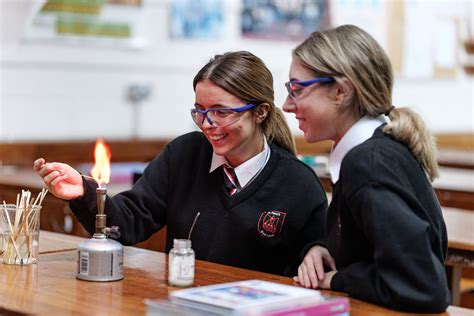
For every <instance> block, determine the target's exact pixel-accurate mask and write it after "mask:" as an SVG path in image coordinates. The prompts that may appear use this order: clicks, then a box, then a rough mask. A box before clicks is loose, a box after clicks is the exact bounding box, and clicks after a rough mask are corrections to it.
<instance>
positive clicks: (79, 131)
mask: <svg viewBox="0 0 474 316" xmlns="http://www.w3.org/2000/svg"><path fill="white" fill-rule="evenodd" d="M446 5H448V6H449V2H446ZM32 6H33V0H4V1H0V27H1V29H0V35H1V36H0V45H1V46H0V142H13V141H25V140H53V139H95V138H96V137H98V136H102V137H106V138H129V137H134V136H136V137H143V138H156V137H173V136H176V135H179V134H182V133H185V132H187V131H190V130H193V129H195V127H194V125H193V123H192V120H191V118H190V115H189V109H190V108H191V106H192V104H193V102H194V94H193V90H192V79H193V77H194V74H195V73H196V72H197V71H198V70H199V69H200V67H202V66H203V65H204V64H205V63H206V62H207V60H208V59H209V58H210V57H211V56H212V55H214V54H216V53H222V52H225V51H230V50H249V51H251V52H254V53H255V54H257V55H258V56H260V57H261V58H262V59H263V60H264V61H265V62H266V63H267V65H268V66H269V68H270V69H271V71H272V72H273V75H274V80H275V97H276V103H277V104H278V105H281V104H282V103H283V101H284V98H285V97H286V94H285V89H284V86H283V83H284V82H285V81H287V80H288V67H289V64H290V60H291V49H292V48H293V47H294V46H295V45H296V43H291V42H289V43H288V42H268V41H266V42H264V41H255V40H250V39H242V38H241V37H240V31H239V29H240V28H239V23H240V21H239V13H240V11H239V10H240V7H239V1H232V0H228V1H225V17H224V21H225V24H224V32H223V33H224V34H225V35H224V36H223V38H222V39H220V40H218V41H212V40H208V41H206V40H193V41H183V40H177V41H170V40H169V39H168V33H167V1H164V0H156V1H153V0H150V1H145V6H146V10H144V12H143V16H142V21H143V24H142V25H143V31H142V34H143V35H144V38H146V39H147V40H148V44H147V45H146V46H145V47H144V48H143V49H131V48H130V49H117V48H113V47H101V48H98V47H91V46H85V45H64V44H58V43H41V42H35V41H26V40H25V39H23V34H24V28H25V22H26V19H27V17H28V15H29V14H30V12H31V8H32ZM131 84H143V85H148V86H150V87H151V88H152V92H151V95H150V97H149V98H148V99H147V100H146V101H145V102H143V103H142V104H139V105H138V106H134V105H133V104H132V103H131V102H130V101H128V99H127V88H128V87H129V86H130V85H131ZM473 91H474V84H473V78H472V77H467V76H466V75H465V74H464V73H463V72H462V71H459V72H458V74H457V75H456V76H455V78H453V79H407V78H397V79H396V82H395V89H394V104H395V105H408V106H411V107H413V108H414V109H415V110H417V111H418V112H419V113H421V114H422V115H423V117H424V118H425V119H426V121H427V122H428V124H429V125H430V127H431V128H432V129H433V130H434V131H435V132H474V112H473V111H474V107H473V104H474V103H473V99H474V98H473V93H474V92H473ZM288 119H289V122H290V126H291V128H292V130H293V131H294V133H295V134H296V135H300V134H301V133H300V131H299V130H298V126H297V122H296V121H295V120H294V118H293V116H292V115H289V116H288Z"/></svg>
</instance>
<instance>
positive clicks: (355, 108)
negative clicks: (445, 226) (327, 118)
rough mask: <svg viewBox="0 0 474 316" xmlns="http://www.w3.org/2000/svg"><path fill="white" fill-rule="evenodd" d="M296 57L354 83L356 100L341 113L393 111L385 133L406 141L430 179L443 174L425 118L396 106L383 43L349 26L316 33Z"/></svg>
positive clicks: (321, 71)
mask: <svg viewBox="0 0 474 316" xmlns="http://www.w3.org/2000/svg"><path fill="white" fill-rule="evenodd" d="M293 56H294V57H296V58H298V59H299V60H300V61H301V63H302V64H303V65H304V66H305V67H307V68H308V69H311V70H312V71H314V73H315V74H316V75H318V76H330V77H336V78H337V77H345V78H347V79H348V80H349V81H350V82H351V83H352V85H353V87H354V98H353V102H351V104H349V105H348V106H347V107H343V108H342V109H341V111H349V112H350V113H351V114H353V115H355V116H356V117H362V116H365V115H367V116H371V117H377V116H379V115H381V114H385V113H387V112H389V113H387V114H388V116H389V117H390V120H391V122H390V123H388V124H387V125H386V126H385V127H384V130H383V131H384V133H386V134H390V135H392V137H393V138H395V139H396V140H398V141H400V142H402V143H404V144H405V145H406V146H407V147H408V148H409V150H410V151H411V153H412V154H413V156H414V157H415V158H416V159H417V161H418V162H419V163H420V165H421V166H422V168H423V170H424V171H425V173H426V175H427V176H428V178H429V179H430V180H431V181H433V180H434V179H435V178H436V177H437V176H438V163H437V150H436V143H435V140H434V138H433V136H432V135H431V133H430V131H429V130H428V128H427V126H426V124H425V123H424V122H423V120H422V119H421V117H420V116H419V115H418V114H416V113H415V112H414V111H412V110H410V109H408V108H395V109H391V107H392V89H393V71H392V66H391V63H390V60H389V58H388V56H387V55H386V54H385V52H384V50H383V49H382V47H381V46H380V45H379V44H378V43H377V42H376V41H375V40H374V39H373V38H372V36H370V35H369V34H368V33H367V32H365V31H364V30H362V29H360V28H359V27H357V26H354V25H343V26H339V27H337V28H333V29H330V30H326V31H322V32H314V33H312V34H311V35H310V36H309V37H308V38H307V39H306V40H305V41H304V42H303V43H301V44H300V45H298V46H297V47H296V48H295V49H294V50H293Z"/></svg>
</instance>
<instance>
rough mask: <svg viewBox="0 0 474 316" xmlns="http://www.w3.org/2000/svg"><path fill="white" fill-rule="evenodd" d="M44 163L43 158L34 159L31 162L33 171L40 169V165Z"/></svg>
mask: <svg viewBox="0 0 474 316" xmlns="http://www.w3.org/2000/svg"><path fill="white" fill-rule="evenodd" d="M45 163H46V161H45V160H44V159H43V158H38V159H36V160H35V162H34V163H33V169H34V170H35V171H39V170H40V169H41V167H43V165H44V164H45Z"/></svg>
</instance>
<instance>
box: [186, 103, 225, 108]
mask: <svg viewBox="0 0 474 316" xmlns="http://www.w3.org/2000/svg"><path fill="white" fill-rule="evenodd" d="M194 106H199V107H201V108H204V106H203V105H201V104H199V103H197V102H196V103H194ZM209 108H211V109H212V108H217V109H220V108H232V107H231V106H229V105H224V104H220V103H216V104H212V105H211V106H210V107H209Z"/></svg>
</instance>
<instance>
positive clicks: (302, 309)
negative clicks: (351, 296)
mask: <svg viewBox="0 0 474 316" xmlns="http://www.w3.org/2000/svg"><path fill="white" fill-rule="evenodd" d="M348 314H349V300H348V299H347V298H334V299H329V300H327V301H322V302H317V303H316V304H313V305H311V304H309V305H303V306H301V305H300V306H294V307H290V308H282V309H279V310H274V311H269V312H266V313H263V315H264V316H310V315H311V316H312V315H318V316H334V315H348Z"/></svg>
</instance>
